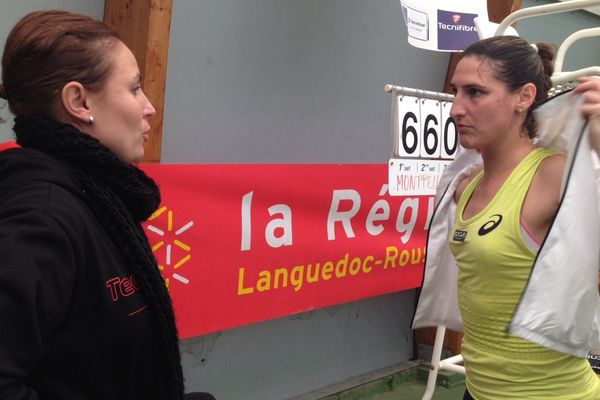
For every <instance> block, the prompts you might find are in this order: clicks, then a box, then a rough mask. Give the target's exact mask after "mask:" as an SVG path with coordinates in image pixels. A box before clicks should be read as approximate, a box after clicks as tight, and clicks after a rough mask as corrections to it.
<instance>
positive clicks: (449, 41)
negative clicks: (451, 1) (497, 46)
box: [437, 10, 479, 51]
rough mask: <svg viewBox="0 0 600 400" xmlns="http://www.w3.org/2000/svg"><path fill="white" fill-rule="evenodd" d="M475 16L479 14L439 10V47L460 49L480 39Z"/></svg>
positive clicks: (442, 48)
mask: <svg viewBox="0 0 600 400" xmlns="http://www.w3.org/2000/svg"><path fill="white" fill-rule="evenodd" d="M475 17H477V14H469V13H461V12H453V11H444V10H438V19H437V20H438V49H439V50H453V51H460V50H464V49H465V48H466V47H467V46H469V45H470V44H471V43H474V42H476V41H478V40H479V36H477V29H475V21H474V19H475Z"/></svg>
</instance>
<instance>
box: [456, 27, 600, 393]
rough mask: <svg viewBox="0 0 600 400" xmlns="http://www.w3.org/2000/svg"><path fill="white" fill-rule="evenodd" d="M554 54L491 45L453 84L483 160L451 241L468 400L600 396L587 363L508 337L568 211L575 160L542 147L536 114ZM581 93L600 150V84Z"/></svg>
mask: <svg viewBox="0 0 600 400" xmlns="http://www.w3.org/2000/svg"><path fill="white" fill-rule="evenodd" d="M553 57H554V48H553V47H551V46H549V45H546V44H538V45H537V46H531V45H529V44H528V43H527V42H526V41H525V40H523V39H521V38H518V37H510V36H503V37H494V38H490V39H485V40H483V41H481V42H477V43H475V44H473V45H471V46H470V47H469V48H467V49H466V50H465V52H464V53H463V55H462V58H461V60H460V61H459V63H458V64H457V67H456V70H455V72H454V76H453V78H452V81H451V86H452V88H453V91H454V94H455V100H454V103H453V105H452V110H451V116H452V117H453V118H454V120H455V122H456V125H457V128H458V133H459V137H460V144H461V145H462V146H463V147H465V148H467V149H476V150H477V151H479V152H480V154H481V156H482V159H483V168H482V169H480V170H478V171H475V172H474V173H473V174H472V175H471V176H468V177H466V178H465V179H464V180H463V181H461V182H460V184H459V185H458V188H457V190H456V192H455V195H454V197H455V200H456V202H457V211H456V219H455V227H454V229H453V231H452V232H453V233H452V234H451V235H450V238H449V243H450V247H451V250H452V253H453V254H454V257H455V259H456V263H457V265H458V270H459V275H458V300H459V306H460V311H461V314H462V319H463V322H464V338H463V346H462V354H463V357H464V360H465V369H466V372H467V392H466V393H465V397H464V399H475V400H500V399H502V400H504V399H527V400H536V399H540V400H541V399H549V398H556V399H561V400H576V399H577V400H579V399H581V400H583V399H600V379H598V377H597V376H596V375H595V374H594V372H593V370H592V369H591V366H590V365H589V363H588V361H587V360H586V359H585V358H578V357H575V356H573V355H569V354H565V353H560V352H557V351H554V350H551V349H548V348H545V347H542V346H539V345H537V344H534V343H532V342H529V341H527V340H524V339H521V338H518V337H516V336H513V335H510V334H508V333H506V332H507V327H508V324H509V323H510V321H511V318H512V315H513V313H514V310H515V307H516V305H517V304H518V302H519V300H520V297H521V295H522V293H523V291H524V288H525V285H526V284H527V280H528V277H529V275H530V271H531V268H532V266H533V263H534V260H535V257H536V254H537V247H538V245H539V243H540V242H541V241H542V240H543V239H544V237H545V235H546V233H547V232H548V229H549V227H550V224H551V223H552V220H553V218H554V215H555V213H556V211H557V208H558V205H559V195H560V184H561V177H562V172H563V169H564V166H565V157H564V156H563V155H561V154H557V153H553V152H550V151H548V150H545V149H537V148H535V146H534V142H533V138H534V137H535V134H536V123H535V120H534V118H533V114H532V112H531V111H532V109H534V108H535V107H536V106H538V105H539V104H540V103H541V102H543V101H544V100H545V99H546V98H547V93H548V90H549V89H550V87H551V81H550V76H551V74H552V60H553ZM576 92H580V93H583V98H584V102H583V106H582V108H581V112H582V113H583V115H584V116H585V117H586V118H588V121H589V123H590V126H592V129H591V132H590V139H591V143H592V146H593V147H594V148H595V149H596V151H597V152H598V149H599V148H600V145H598V143H600V139H599V138H600V79H594V78H582V79H581V80H580V84H579V86H578V88H577V89H576ZM566 301H568V299H565V302H566Z"/></svg>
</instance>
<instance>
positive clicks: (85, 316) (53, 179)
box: [0, 11, 213, 400]
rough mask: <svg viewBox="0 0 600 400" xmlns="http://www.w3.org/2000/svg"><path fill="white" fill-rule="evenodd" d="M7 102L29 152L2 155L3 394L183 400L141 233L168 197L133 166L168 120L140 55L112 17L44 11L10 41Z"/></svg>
mask: <svg viewBox="0 0 600 400" xmlns="http://www.w3.org/2000/svg"><path fill="white" fill-rule="evenodd" d="M0 98H3V99H6V100H7V102H8V105H9V109H10V111H11V112H12V113H13V114H14V115H15V125H14V131H15V134H16V141H17V143H18V145H19V146H20V148H14V149H9V150H5V151H2V152H0V260H1V261H0V327H1V328H0V398H2V399H7V400H8V399H10V400H13V399H15V400H16V399H61V400H71V399H72V400H75V399H77V400H81V399H106V400H108V399H110V400H119V399H144V400H149V399H157V400H171V399H173V400H175V399H177V400H179V399H182V398H183V397H184V394H183V393H184V385H183V376H182V370H181V365H180V354H179V347H178V337H177V329H176V325H175V318H174V315H173V308H172V305H171V300H170V298H169V294H168V292H167V289H166V287H165V283H164V281H163V278H162V277H161V275H160V273H159V270H158V268H157V265H156V262H155V259H154V257H153V255H152V252H151V250H150V248H149V245H148V242H147V239H146V237H145V235H144V232H143V230H142V228H141V226H140V222H141V221H144V220H145V219H147V218H148V217H149V216H150V215H151V214H152V213H153V212H154V211H155V210H156V208H157V207H158V205H159V203H160V193H159V190H158V187H157V186H156V184H155V183H154V182H153V181H152V180H151V179H150V178H148V177H147V176H146V175H145V174H144V173H143V172H142V171H141V170H139V169H138V168H136V167H135V166H134V165H133V164H132V163H134V162H137V161H139V160H140V159H141V158H142V156H143V154H144V147H143V144H144V142H145V141H147V140H148V135H149V130H150V125H149V123H148V120H149V118H150V117H152V116H153V115H154V114H155V110H154V108H153V106H152V104H151V103H150V102H149V101H148V98H147V97H146V96H145V94H144V92H143V91H142V89H141V77H140V71H139V68H138V65H137V62H136V59H135V57H134V55H133V54H132V53H131V51H130V50H129V49H128V48H127V46H125V44H123V42H122V41H121V40H120V39H119V36H118V35H117V34H116V33H115V32H114V31H112V30H111V29H110V28H108V27H107V26H106V25H105V24H103V23H101V22H99V21H96V20H93V19H91V18H89V17H86V16H82V15H77V14H72V13H68V12H64V11H43V12H34V13H31V14H28V15H26V16H25V17H24V18H23V19H21V20H20V21H19V22H18V23H17V25H15V27H14V28H13V29H12V31H11V33H10V35H9V36H8V39H7V41H6V46H5V49H4V53H3V57H2V82H1V83H0ZM194 398H196V399H201V398H204V399H212V398H213V397H212V396H210V395H203V394H195V397H194Z"/></svg>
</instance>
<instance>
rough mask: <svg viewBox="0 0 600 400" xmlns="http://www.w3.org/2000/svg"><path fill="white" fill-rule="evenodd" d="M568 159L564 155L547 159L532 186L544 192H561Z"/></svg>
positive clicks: (539, 169)
mask: <svg viewBox="0 0 600 400" xmlns="http://www.w3.org/2000/svg"><path fill="white" fill-rule="evenodd" d="M566 161H567V158H566V157H565V156H564V155H563V154H555V155H552V156H550V157H547V158H545V159H544V160H543V161H542V162H541V164H540V166H539V168H538V171H537V173H536V174H535V177H534V180H533V182H532V184H535V185H536V186H538V187H540V189H544V190H556V191H557V193H558V191H560V182H561V179H562V175H563V171H564V170H565V163H566Z"/></svg>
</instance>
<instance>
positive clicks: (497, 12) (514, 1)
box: [414, 0, 600, 356]
mask: <svg viewBox="0 0 600 400" xmlns="http://www.w3.org/2000/svg"><path fill="white" fill-rule="evenodd" d="M521 3H522V1H521V0H487V9H488V17H489V20H490V21H492V22H495V23H500V22H502V20H503V19H504V18H505V17H506V16H508V15H509V14H510V13H512V12H514V11H516V10H519V9H520V8H521ZM459 59H460V53H452V55H451V56H450V61H449V62H448V70H447V72H446V81H445V83H444V92H445V93H450V81H451V79H452V75H453V74H454V69H455V68H456V64H458V61H459ZM599 285H600V278H599ZM435 331H436V329H435V328H423V329H417V330H415V337H414V354H415V356H416V355H417V354H418V345H419V344H426V345H431V346H432V347H433V342H434V341H435ZM462 337H463V335H462V333H461V332H456V331H452V330H450V329H446V335H445V336H444V344H443V348H444V349H447V350H449V351H450V352H451V353H452V354H459V353H460V346H461V342H462Z"/></svg>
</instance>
